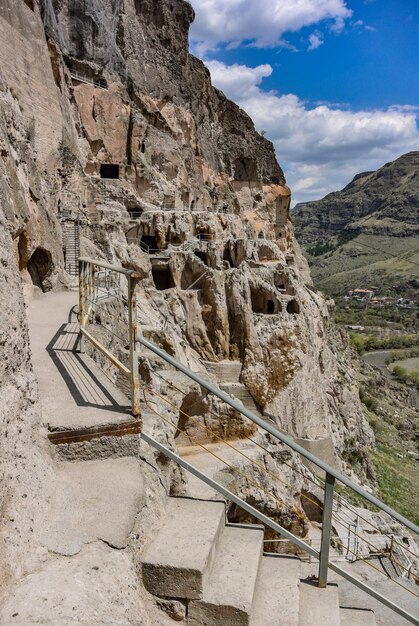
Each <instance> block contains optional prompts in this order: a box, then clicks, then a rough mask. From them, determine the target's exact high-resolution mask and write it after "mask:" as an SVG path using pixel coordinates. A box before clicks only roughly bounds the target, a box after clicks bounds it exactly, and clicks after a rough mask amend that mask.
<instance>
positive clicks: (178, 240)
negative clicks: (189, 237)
mask: <svg viewBox="0 0 419 626" xmlns="http://www.w3.org/2000/svg"><path fill="white" fill-rule="evenodd" d="M170 243H171V244H173V245H174V246H180V245H181V244H182V243H183V241H182V237H181V236H180V235H178V234H176V233H174V234H173V235H170Z"/></svg>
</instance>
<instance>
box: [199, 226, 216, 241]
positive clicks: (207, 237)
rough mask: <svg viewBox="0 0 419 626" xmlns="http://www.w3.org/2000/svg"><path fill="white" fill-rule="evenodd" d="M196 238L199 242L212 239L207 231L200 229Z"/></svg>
mask: <svg viewBox="0 0 419 626" xmlns="http://www.w3.org/2000/svg"><path fill="white" fill-rule="evenodd" d="M196 237H197V239H199V241H210V240H211V239H212V238H213V235H212V233H211V232H210V231H209V230H205V229H203V228H201V229H199V230H198V231H197V233H196Z"/></svg>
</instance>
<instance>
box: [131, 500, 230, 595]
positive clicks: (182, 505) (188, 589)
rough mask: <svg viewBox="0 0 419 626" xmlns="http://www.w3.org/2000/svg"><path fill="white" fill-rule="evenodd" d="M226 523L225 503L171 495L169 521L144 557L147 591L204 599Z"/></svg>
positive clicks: (168, 507)
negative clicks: (208, 578)
mask: <svg viewBox="0 0 419 626" xmlns="http://www.w3.org/2000/svg"><path fill="white" fill-rule="evenodd" d="M224 522H225V505H224V503H222V502H206V501H199V500H189V499H187V498H169V501H168V506H167V511H166V520H165V522H164V524H163V526H162V528H161V529H160V530H159V531H158V533H157V535H156V537H155V538H154V541H153V542H152V543H151V544H150V546H148V548H147V549H146V550H145V553H144V555H143V557H142V569H143V580H144V585H145V586H146V588H147V589H148V591H150V593H153V594H154V595H156V596H167V597H172V598H185V599H192V598H202V595H203V589H204V584H205V582H206V580H207V577H208V575H209V573H210V569H211V565H212V562H213V559H214V554H215V551H216V549H217V545H218V542H219V539H220V535H221V532H222V529H223V528H224Z"/></svg>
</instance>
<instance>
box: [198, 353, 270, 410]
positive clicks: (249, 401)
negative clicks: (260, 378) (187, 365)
mask: <svg viewBox="0 0 419 626" xmlns="http://www.w3.org/2000/svg"><path fill="white" fill-rule="evenodd" d="M204 364H205V367H206V368H207V371H208V372H209V373H210V374H213V376H215V377H216V379H217V384H218V386H219V387H220V389H221V391H224V392H225V393H227V394H229V395H230V396H234V398H236V399H237V400H240V402H241V403H242V404H243V406H244V407H246V409H249V411H253V412H254V413H256V415H261V413H260V411H259V409H258V408H257V406H256V404H255V401H254V400H253V398H252V396H251V395H250V393H249V391H248V390H247V387H246V386H245V385H243V383H241V382H240V374H241V371H242V364H241V361H228V360H224V361H217V362H216V363H214V362H211V361H205V363H204Z"/></svg>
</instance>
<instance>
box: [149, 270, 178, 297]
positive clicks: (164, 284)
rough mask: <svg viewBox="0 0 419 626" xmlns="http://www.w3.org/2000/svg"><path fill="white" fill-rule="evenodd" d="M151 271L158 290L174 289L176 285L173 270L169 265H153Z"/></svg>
mask: <svg viewBox="0 0 419 626" xmlns="http://www.w3.org/2000/svg"><path fill="white" fill-rule="evenodd" d="M151 273H152V276H153V282H154V286H155V287H156V289H157V290H158V291H165V290H166V289H172V287H174V286H175V283H174V281H173V276H172V272H171V270H170V268H169V267H152V268H151Z"/></svg>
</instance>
